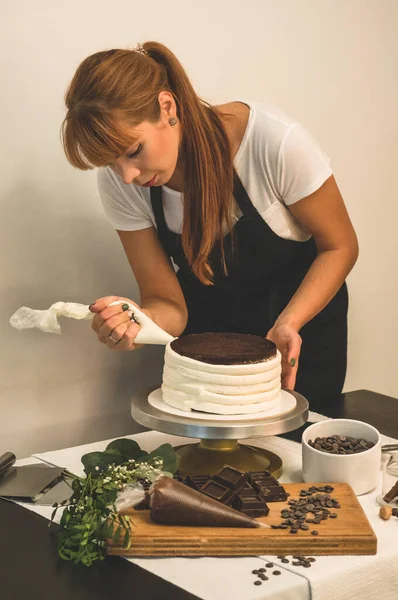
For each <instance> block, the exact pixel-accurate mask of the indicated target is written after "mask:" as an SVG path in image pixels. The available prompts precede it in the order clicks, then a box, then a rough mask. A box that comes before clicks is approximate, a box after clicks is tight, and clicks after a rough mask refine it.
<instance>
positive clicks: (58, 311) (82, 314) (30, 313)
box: [10, 300, 175, 346]
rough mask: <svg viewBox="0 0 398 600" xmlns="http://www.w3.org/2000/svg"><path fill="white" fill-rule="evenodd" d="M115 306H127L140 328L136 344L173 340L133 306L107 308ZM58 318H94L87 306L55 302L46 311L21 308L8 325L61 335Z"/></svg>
mask: <svg viewBox="0 0 398 600" xmlns="http://www.w3.org/2000/svg"><path fill="white" fill-rule="evenodd" d="M115 304H128V305H129V309H130V310H131V311H132V313H133V317H134V320H135V322H136V323H138V325H139V326H140V330H139V332H138V333H137V336H136V338H135V342H136V343H137V344H158V345H162V346H166V344H168V343H169V342H172V341H173V340H174V339H175V338H174V337H173V336H171V335H170V334H169V333H167V331H164V329H162V328H161V327H159V325H156V323H154V322H153V321H152V319H150V318H149V317H148V316H147V315H146V314H145V313H143V312H142V311H141V310H140V309H139V308H137V307H136V306H134V304H130V303H128V302H126V301H125V300H117V301H116V302H112V304H110V305H109V306H113V305H115ZM58 317H69V318H72V319H86V320H88V319H92V318H93V317H94V313H92V312H91V311H90V309H89V307H88V305H86V304H77V303H76V302H56V303H55V304H52V305H51V306H50V308H48V309H47V310H36V309H33V308H28V307H27V306H22V307H21V308H20V309H19V310H17V311H16V312H15V313H14V314H13V315H12V317H11V318H10V323H11V325H12V326H13V327H15V328H16V329H19V330H21V329H30V328H32V327H38V328H39V329H40V330H41V331H44V332H46V333H58V334H61V326H60V324H59V322H58Z"/></svg>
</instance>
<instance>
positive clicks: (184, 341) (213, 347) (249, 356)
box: [170, 333, 276, 365]
mask: <svg viewBox="0 0 398 600" xmlns="http://www.w3.org/2000/svg"><path fill="white" fill-rule="evenodd" d="M170 346H171V348H172V349H173V350H174V352H177V354H180V355H181V356H187V357H188V358H193V359H195V360H200V361H202V362H205V363H210V364H212V365H242V364H246V363H258V362H263V361H265V360H268V359H270V358H273V357H274V356H276V346H275V344H274V342H271V341H270V340H266V339H265V338H263V337H260V336H258V335H249V334H246V333H193V334H189V335H183V336H181V337H180V338H178V339H176V340H174V341H173V342H171V344H170Z"/></svg>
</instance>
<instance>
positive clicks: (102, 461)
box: [82, 448, 126, 477]
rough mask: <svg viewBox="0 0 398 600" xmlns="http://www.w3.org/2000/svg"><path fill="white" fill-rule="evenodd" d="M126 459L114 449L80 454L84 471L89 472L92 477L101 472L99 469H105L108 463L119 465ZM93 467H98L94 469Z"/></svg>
mask: <svg viewBox="0 0 398 600" xmlns="http://www.w3.org/2000/svg"><path fill="white" fill-rule="evenodd" d="M125 461H126V459H125V457H124V456H122V455H121V454H120V453H119V452H118V451H117V450H116V449H112V448H111V449H110V450H106V451H105V452H89V453H88V454H85V455H84V456H82V463H83V465H84V471H85V473H86V474H87V475H89V474H90V473H91V475H93V476H94V477H95V476H97V477H98V475H100V474H101V471H105V469H106V468H107V467H108V465H112V464H115V465H121V464H122V463H124V462H125ZM95 467H99V469H96V468H95Z"/></svg>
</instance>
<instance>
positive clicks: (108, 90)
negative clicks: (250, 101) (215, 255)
mask: <svg viewBox="0 0 398 600" xmlns="http://www.w3.org/2000/svg"><path fill="white" fill-rule="evenodd" d="M143 49H144V50H145V52H139V51H131V50H120V49H119V50H108V51H103V52H97V53H95V54H93V55H91V56H89V57H88V58H86V59H85V60H84V61H83V62H82V63H81V64H80V66H79V67H78V69H77V71H76V73H75V75H74V77H73V79H72V82H71V84H70V86H69V89H68V90H67V93H66V97H65V102H66V107H67V109H68V110H67V114H66V117H65V119H64V121H63V123H62V127H61V139H62V143H63V147H64V150H65V154H66V156H67V158H68V160H69V162H70V163H71V164H72V165H74V166H75V167H77V168H78V169H83V170H84V169H92V168H93V167H100V166H104V165H106V164H107V163H109V162H111V161H112V160H114V159H115V158H116V157H118V156H120V155H121V154H123V152H125V150H126V148H128V147H129V146H130V145H131V143H132V141H133V140H132V139H131V134H129V130H130V128H131V127H136V126H137V125H139V124H140V123H142V122H143V121H145V120H146V121H150V122H152V123H155V122H157V121H158V120H159V118H160V107H159V102H158V95H159V93H160V92H161V91H163V90H166V91H169V92H170V93H171V94H172V95H173V97H174V100H175V102H176V106H177V116H178V118H179V120H180V123H181V130H182V152H183V157H184V161H183V163H184V173H183V194H184V215H183V227H182V246H183V249H184V252H185V254H186V257H187V259H188V262H189V265H190V267H191V269H192V271H193V273H194V274H195V275H196V276H197V277H198V279H199V280H200V281H201V282H202V283H205V284H208V285H209V284H212V282H213V275H214V269H213V266H214V265H211V264H210V261H209V255H210V252H211V250H212V249H213V248H214V247H215V246H216V245H218V246H219V249H220V256H221V263H222V266H223V269H224V272H225V273H226V272H227V270H226V261H225V253H224V245H223V236H224V233H225V231H224V227H225V226H226V227H227V229H228V230H230V229H231V228H232V202H233V165H232V156H231V148H230V143H229V140H228V137H227V134H226V132H225V129H224V126H223V123H222V121H221V118H220V114H219V112H218V111H217V109H216V108H215V107H213V106H211V105H209V104H208V103H207V102H205V101H203V100H201V99H200V98H199V97H198V96H197V94H196V93H195V91H194V89H193V87H192V84H191V82H190V81H189V78H188V76H187V74H186V73H185V71H184V69H183V67H182V65H181V64H180V62H179V61H178V60H177V58H176V57H175V55H174V54H173V53H172V52H171V51H170V50H169V49H168V48H166V46H164V45H163V44H160V43H158V42H146V43H145V44H143Z"/></svg>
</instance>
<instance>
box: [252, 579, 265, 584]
mask: <svg viewBox="0 0 398 600" xmlns="http://www.w3.org/2000/svg"><path fill="white" fill-rule="evenodd" d="M262 584H263V582H262V581H259V580H258V579H257V581H255V582H254V585H262Z"/></svg>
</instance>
